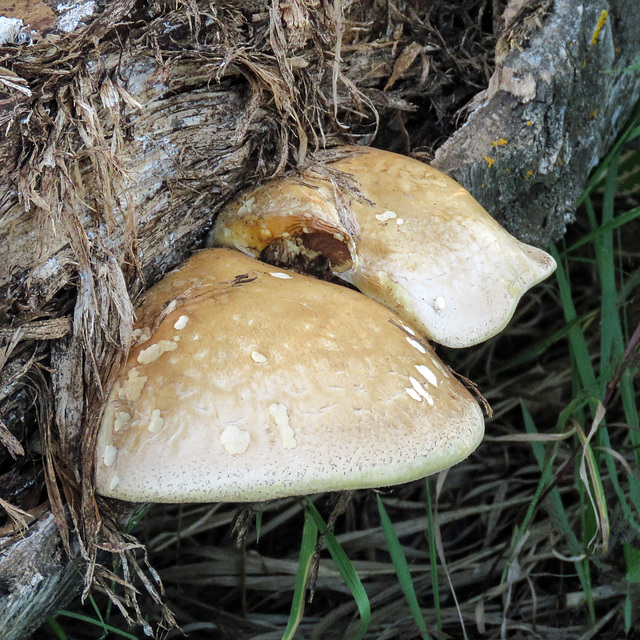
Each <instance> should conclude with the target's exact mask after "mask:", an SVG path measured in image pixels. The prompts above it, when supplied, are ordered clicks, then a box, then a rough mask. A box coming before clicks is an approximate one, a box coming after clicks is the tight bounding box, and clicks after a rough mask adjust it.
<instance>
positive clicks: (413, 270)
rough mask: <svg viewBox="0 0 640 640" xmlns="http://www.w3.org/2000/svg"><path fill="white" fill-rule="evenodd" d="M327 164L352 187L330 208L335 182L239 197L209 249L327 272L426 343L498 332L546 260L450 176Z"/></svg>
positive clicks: (371, 153)
mask: <svg viewBox="0 0 640 640" xmlns="http://www.w3.org/2000/svg"><path fill="white" fill-rule="evenodd" d="M346 152H347V156H346V157H344V158H342V159H340V160H338V161H336V162H333V163H331V164H330V168H331V169H333V170H339V171H342V172H345V173H347V174H350V175H351V176H352V177H354V178H355V179H356V182H357V185H358V189H359V191H360V194H359V195H358V194H355V193H354V194H352V195H351V202H350V203H349V204H348V206H338V203H339V202H341V200H342V199H344V194H342V197H341V198H339V197H338V194H336V190H335V188H334V186H333V185H332V183H331V182H330V181H329V180H328V179H327V180H325V179H321V178H318V177H317V175H316V174H311V173H309V174H308V175H307V174H305V175H304V176H303V177H302V178H301V179H295V178H282V179H277V180H273V181H271V182H268V183H266V184H265V185H262V186H260V187H258V188H256V189H251V190H249V191H247V192H244V193H243V194H241V196H240V197H239V198H237V199H236V200H235V201H233V202H231V203H230V204H229V205H227V207H226V208H225V209H224V210H223V211H222V212H221V214H220V215H219V217H218V220H217V221H216V225H215V227H214V229H213V231H212V233H211V235H210V239H209V243H210V245H221V246H225V247H231V248H235V249H238V250H240V251H242V252H244V253H246V254H248V255H252V256H255V257H261V258H263V259H266V260H267V261H270V262H274V263H277V264H281V265H295V266H299V265H300V263H303V264H304V265H311V266H312V267H314V266H315V265H317V263H318V261H319V260H320V259H321V258H322V257H324V258H325V260H326V261H327V262H328V266H329V268H330V269H331V271H332V272H333V273H335V274H336V275H337V276H339V277H340V278H342V279H343V280H345V281H347V282H349V283H351V284H353V285H355V286H356V287H357V288H358V289H360V291H362V292H363V293H365V294H367V295H368V296H370V297H372V298H374V299H375V300H378V301H379V302H382V303H383V304H385V305H387V306H388V307H390V308H392V309H394V310H395V311H396V312H397V313H398V314H400V315H401V316H402V317H403V318H405V319H406V320H407V321H409V322H411V323H412V324H414V325H415V326H416V327H417V328H418V329H419V330H420V331H422V332H423V333H424V334H425V335H426V336H427V337H428V338H430V339H432V340H434V341H435V342H439V343H441V344H444V345H446V346H449V347H467V346H471V345H474V344H477V343H479V342H482V341H484V340H486V339H488V338H490V337H492V336H494V335H496V334H497V333H499V332H500V331H502V329H504V327H505V326H506V324H507V323H508V322H509V320H510V319H511V316H512V315H513V312H514V310H515V307H516V305H517V303H518V301H519V300H520V298H521V297H522V295H523V294H524V293H525V292H526V291H527V290H528V289H530V288H531V287H532V286H534V285H535V284H537V283H538V282H540V281H541V280H543V279H544V278H546V277H547V276H549V275H550V274H551V273H553V271H554V269H555V262H554V260H553V258H552V257H551V256H549V255H548V254H547V253H545V252H544V251H541V250H540V249H536V248H534V247H530V246H528V245H526V244H523V243H522V242H519V241H518V240H516V239H515V238H514V237H512V236H511V235H509V233H507V232H506V231H505V230H504V229H503V228H502V227H501V226H500V225H499V224H498V223H497V222H496V221H495V220H494V219H493V218H492V217H491V216H490V215H489V214H488V213H487V212H486V211H485V210H484V209H483V208H482V207H481V206H480V205H479V204H478V202H476V200H474V199H473V198H472V196H471V195H470V194H469V193H468V192H467V191H465V189H463V188H462V187H461V186H460V185H459V184H458V183H457V182H455V181H454V180H452V179H451V178H449V177H448V176H446V175H444V174H443V173H441V172H439V171H437V170H436V169H433V168H432V167H429V166H428V165H426V164H424V163H422V162H419V161H417V160H412V159H410V158H407V157H404V156H400V155H397V154H394V153H389V152H387V151H379V150H377V149H371V148H366V147H351V148H349V147H348V148H346Z"/></svg>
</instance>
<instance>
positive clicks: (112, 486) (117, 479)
mask: <svg viewBox="0 0 640 640" xmlns="http://www.w3.org/2000/svg"><path fill="white" fill-rule="evenodd" d="M119 484H120V476H113V478H111V482H110V483H109V489H111V491H113V490H114V489H115V488H116V487H117V486H118V485H119Z"/></svg>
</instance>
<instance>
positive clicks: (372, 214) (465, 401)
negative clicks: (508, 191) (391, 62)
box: [96, 148, 555, 502]
mask: <svg viewBox="0 0 640 640" xmlns="http://www.w3.org/2000/svg"><path fill="white" fill-rule="evenodd" d="M343 151H344V152H346V153H345V155H344V156H343V157H342V159H340V160H338V161H336V162H335V163H333V164H332V165H331V168H330V169H329V171H328V174H327V175H329V176H331V175H332V174H331V172H342V174H343V175H344V174H349V176H350V178H352V179H354V180H355V181H356V183H357V184H356V187H355V188H354V189H353V191H352V193H351V197H350V198H349V200H350V201H347V202H345V201H344V199H343V195H344V194H342V193H338V190H337V187H336V183H335V182H334V181H333V180H332V179H331V178H330V177H327V178H324V177H319V176H318V173H313V174H309V175H303V176H302V177H301V178H300V179H292V178H283V179H279V180H275V181H272V182H270V183H267V184H266V185H264V186H262V187H259V188H257V189H254V190H251V191H249V192H246V193H244V194H242V195H241V196H240V197H239V198H238V199H237V200H236V201H235V202H233V203H231V204H230V205H228V206H227V207H226V209H225V210H224V211H223V212H222V214H221V215H220V217H219V219H218V221H217V223H216V226H215V228H214V229H213V231H212V233H211V236H210V241H211V242H213V243H218V244H224V245H226V246H227V247H232V248H233V249H239V250H240V251H231V250H229V249H226V248H217V249H208V250H205V251H202V252H199V253H197V254H196V255H194V256H193V257H192V258H191V259H190V260H189V261H187V262H186V263H185V264H184V265H183V266H182V267H180V268H179V269H178V270H176V271H174V272H172V273H171V274H169V275H168V276H167V277H166V278H164V279H163V280H162V281H161V282H159V283H158V284H157V285H156V286H155V287H153V288H152V289H151V290H150V291H149V292H148V293H147V296H146V299H145V301H144V303H143V305H142V306H141V308H140V309H139V314H138V322H137V328H136V330H135V334H134V335H135V338H136V340H137V342H136V344H135V345H134V347H133V349H132V350H131V353H130V354H129V358H128V361H127V363H126V366H125V368H124V371H123V372H122V374H121V376H120V378H119V380H118V381H117V382H116V384H115V386H114V388H113V390H112V391H111V394H110V396H109V399H108V402H107V404H106V408H105V411H104V415H103V420H102V424H101V428H100V432H99V434H98V447H97V451H98V453H97V478H96V484H97V490H98V492H99V493H101V494H102V495H105V496H110V497H113V498H119V499H122V500H130V501H155V502H186V501H207V502H208V501H212V502H213V501H238V502H241V501H259V500H268V499H273V498H280V497H285V496H290V495H299V494H308V493H315V492H324V491H336V490H344V489H362V488H368V487H379V486H386V485H393V484H400V483H403V482H407V481H409V480H413V479H416V478H420V477H423V476H426V475H429V474H431V473H435V472H437V471H440V470H442V469H445V468H447V467H449V466H451V465H453V464H455V463H457V462H459V461H460V460H462V459H463V458H465V457H467V456H468V455H469V454H470V453H471V452H472V451H473V450H474V449H475V447H476V446H477V445H478V443H479V442H480V440H481V438H482V434H483V430H484V420H483V416H482V411H481V409H480V406H479V405H478V403H477V402H476V401H475V400H474V398H473V397H472V396H471V394H470V393H469V392H468V391H467V390H466V389H465V387H464V386H463V385H462V383H461V382H459V381H458V380H457V379H456V378H455V377H454V376H452V375H451V373H450V372H449V371H448V369H447V368H446V367H445V366H444V365H443V364H442V363H441V362H440V361H439V360H438V358H437V356H436V355H435V354H434V353H433V351H432V349H431V348H430V347H429V345H428V344H427V343H426V342H425V341H423V340H422V339H421V337H420V336H421V335H422V334H426V335H427V336H428V337H429V338H431V339H433V340H435V341H437V342H441V343H443V344H445V345H448V346H453V347H462V346H469V345H472V344H476V343H478V342H481V341H482V340H485V339H487V338H489V337H491V336H492V335H495V334H496V333H498V332H499V331H500V330H501V329H502V328H503V327H504V326H505V325H506V323H507V322H508V321H509V319H510V318H511V316H512V314H513V311H514V308H515V306H516V304H517V303H518V300H519V299H520V297H521V296H522V295H523V293H524V292H525V291H527V290H528V289H529V288H530V287H531V286H533V285H534V284H536V283H537V282H539V281H540V280H542V279H543V278H545V277H546V276H548V275H549V274H550V273H551V272H552V271H553V269H554V268H555V263H554V261H553V259H552V258H551V257H550V256H548V255H547V254H546V253H545V252H544V251H541V250H539V249H535V248H533V247H529V246H527V245H525V244H523V243H521V242H519V241H518V240H516V239H515V238H513V237H511V236H510V235H509V234H508V233H507V232H506V231H504V230H503V229H502V228H501V227H500V225H498V224H497V223H496V222H495V221H494V220H493V219H492V218H491V217H490V216H489V214H488V213H487V212H486V211H485V210H484V209H482V207H481V206H480V205H479V204H478V203H477V202H476V201H475V200H474V199H473V198H472V197H471V195H469V193H468V192H466V191H465V190H464V189H463V188H462V187H460V186H459V185H458V184H457V183H456V182H455V181H453V180H451V179H450V178H448V177H447V176H445V175H444V174H442V173H440V172H439V171H436V170H434V169H432V168H431V167H429V166H427V165H424V164H422V163H421V162H417V161H415V160H410V159H408V158H404V157H402V156H398V155H396V154H392V153H388V152H383V151H378V150H375V149H367V148H364V149H362V148H347V149H346V150H343ZM334 175H337V173H336V174H334ZM246 254H248V255H246ZM255 257H261V258H264V259H270V260H272V261H274V262H277V263H281V264H286V265H291V264H294V265H296V264H297V265H298V266H304V267H307V268H308V267H310V266H312V265H314V264H315V266H316V268H318V264H319V265H320V266H319V269H320V271H321V270H322V269H323V268H325V269H329V270H330V271H331V272H332V273H334V274H336V275H338V276H339V277H340V278H342V279H343V280H345V281H347V282H349V283H351V284H353V285H356V286H357V287H358V288H359V289H360V290H361V291H362V292H363V293H365V294H368V296H369V297H367V296H365V295H362V294H361V293H358V292H356V291H353V290H351V289H348V288H346V287H340V286H336V285H335V284H331V283H328V282H324V281H322V280H320V279H317V278H312V277H310V276H307V275H302V274H299V273H296V272H293V271H287V270H285V269H283V268H279V267H273V266H269V265H268V264H267V263H265V262H260V261H258V260H256V259H255ZM372 298H373V299H372ZM380 302H381V303H384V305H386V306H383V304H379V303H380ZM396 312H397V315H396Z"/></svg>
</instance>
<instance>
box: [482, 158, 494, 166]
mask: <svg viewBox="0 0 640 640" xmlns="http://www.w3.org/2000/svg"><path fill="white" fill-rule="evenodd" d="M482 159H483V160H484V161H485V162H486V163H487V165H489V167H492V166H493V163H494V162H495V160H494V159H493V158H490V157H489V156H482Z"/></svg>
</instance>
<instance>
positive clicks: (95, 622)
mask: <svg viewBox="0 0 640 640" xmlns="http://www.w3.org/2000/svg"><path fill="white" fill-rule="evenodd" d="M56 616H64V617H65V618H72V619H73V620H80V621H81V622H86V623H87V624H92V625H94V626H96V627H100V628H102V629H105V630H106V631H108V632H110V633H112V634H114V635H116V636H119V637H121V638H127V640H138V637H137V636H134V635H133V634H131V633H127V632H126V631H122V629H118V628H117V627H113V626H111V625H110V624H104V623H102V622H100V621H99V620H96V619H95V618H91V617H90V616H86V615H83V614H81V613H74V612H73V611H66V610H64V609H61V610H60V611H58V612H57V613H56Z"/></svg>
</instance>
